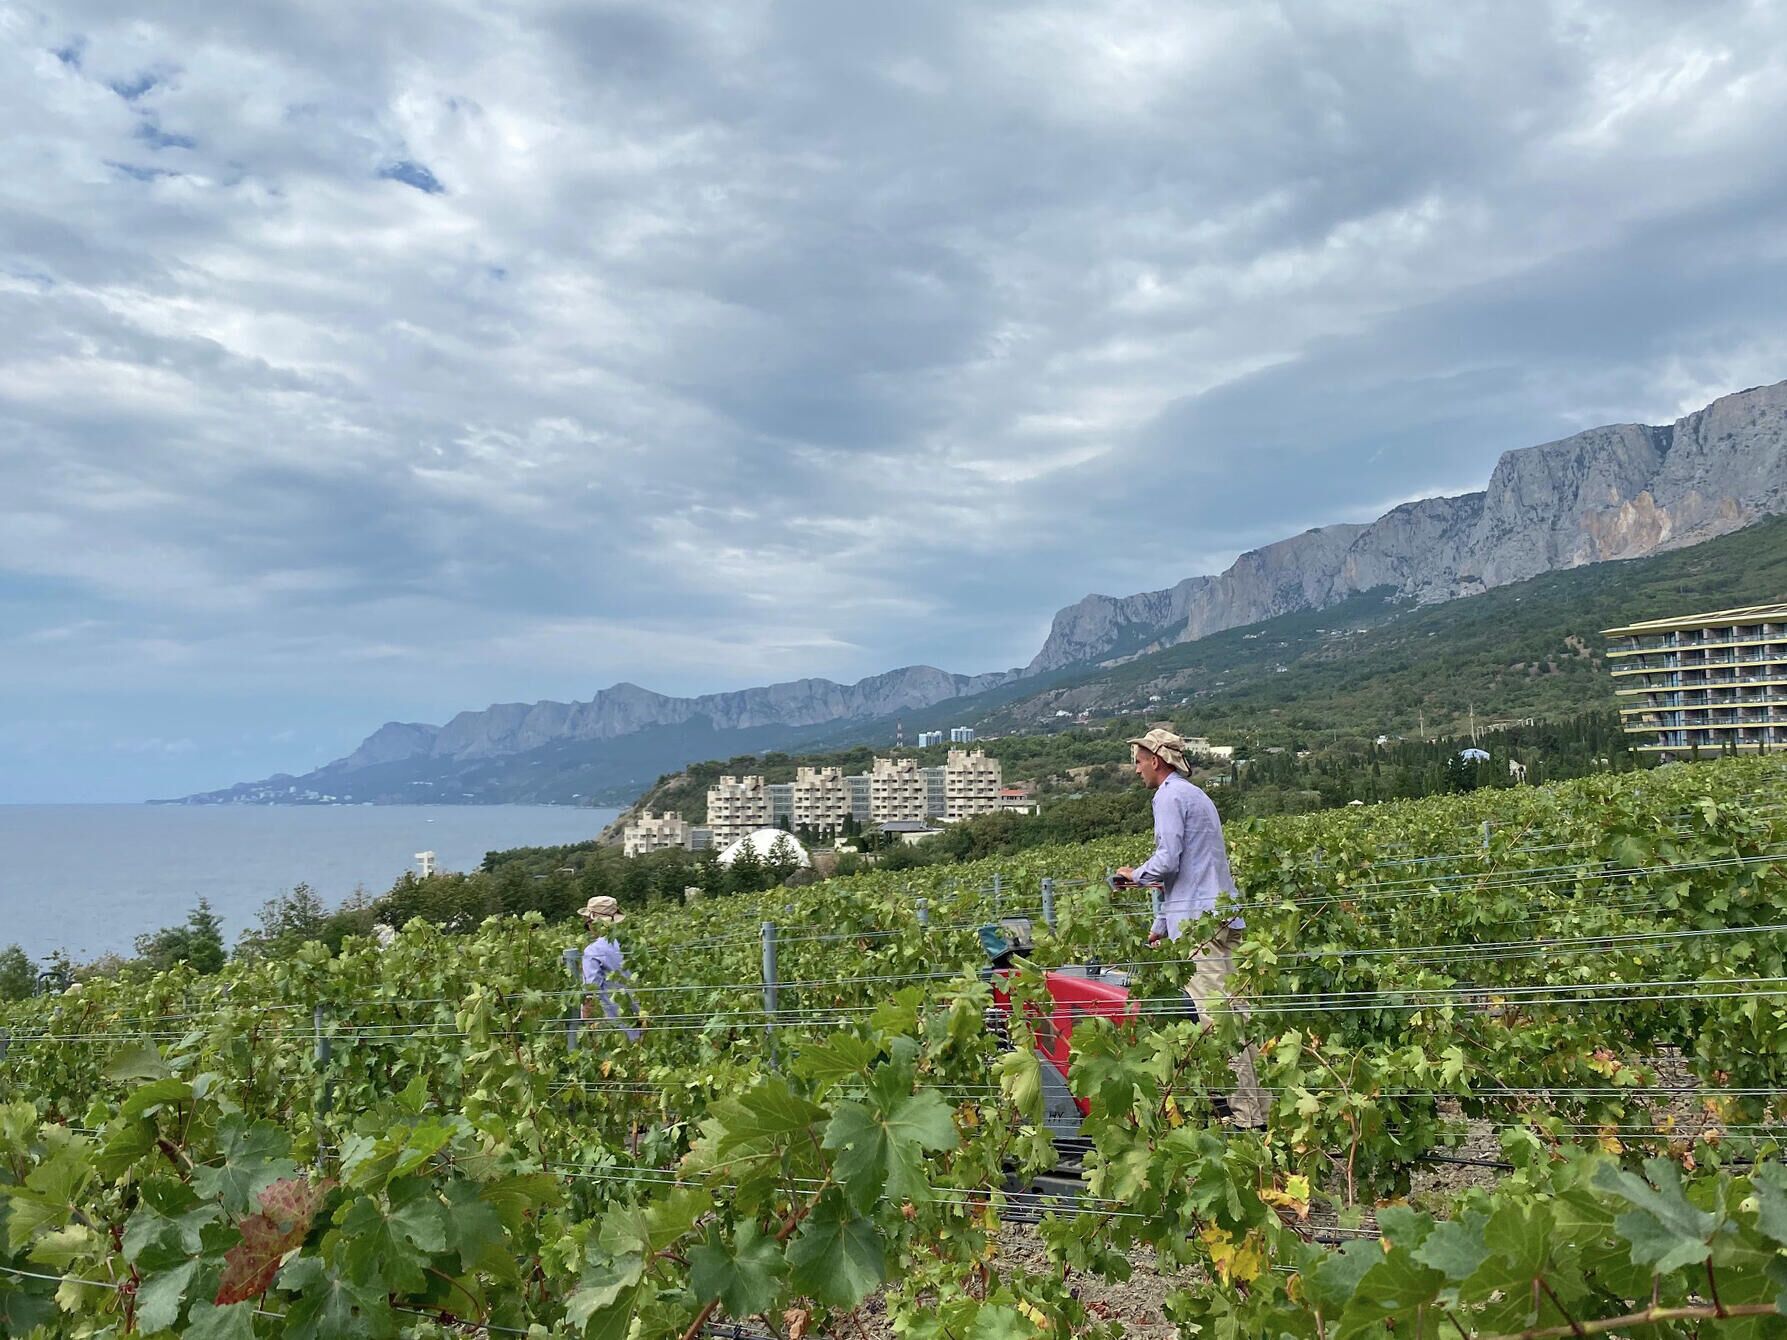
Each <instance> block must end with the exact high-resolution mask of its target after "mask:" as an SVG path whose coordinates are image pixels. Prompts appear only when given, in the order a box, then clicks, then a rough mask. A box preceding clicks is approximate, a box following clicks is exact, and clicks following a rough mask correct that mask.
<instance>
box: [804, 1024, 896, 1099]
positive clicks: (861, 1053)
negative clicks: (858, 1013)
mask: <svg viewBox="0 0 1787 1340" xmlns="http://www.w3.org/2000/svg"><path fill="white" fill-rule="evenodd" d="M880 1054H881V1049H880V1048H879V1047H877V1046H876V1045H875V1044H874V1043H872V1042H869V1041H867V1040H866V1039H864V1038H859V1037H857V1036H856V1035H855V1034H854V1033H835V1034H833V1035H832V1036H831V1037H829V1038H827V1039H826V1040H825V1041H823V1042H814V1043H809V1044H808V1045H807V1046H805V1047H803V1048H801V1051H800V1055H799V1056H797V1057H796V1058H795V1059H794V1064H793V1065H792V1066H791V1067H790V1068H791V1069H792V1070H793V1071H794V1073H795V1074H797V1075H799V1076H800V1077H801V1078H802V1079H806V1080H811V1081H812V1082H813V1085H814V1087H815V1088H816V1089H817V1090H818V1091H819V1092H821V1093H823V1092H825V1090H827V1089H829V1088H831V1087H832V1086H833V1085H834V1084H838V1083H841V1082H842V1081H844V1080H851V1079H861V1078H862V1077H863V1076H864V1075H866V1074H868V1071H869V1067H870V1066H871V1065H872V1064H873V1063H874V1060H875V1058H876V1057H877V1056H879V1055H880Z"/></svg>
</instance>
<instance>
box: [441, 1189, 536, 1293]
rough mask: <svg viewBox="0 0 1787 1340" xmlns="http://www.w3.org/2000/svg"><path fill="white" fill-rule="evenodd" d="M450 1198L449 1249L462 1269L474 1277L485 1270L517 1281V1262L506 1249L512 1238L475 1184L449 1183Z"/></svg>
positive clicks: (448, 1202)
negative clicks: (456, 1256) (473, 1273)
mask: <svg viewBox="0 0 1787 1340" xmlns="http://www.w3.org/2000/svg"><path fill="white" fill-rule="evenodd" d="M445 1192H446V1197H447V1247H448V1249H449V1250H450V1251H454V1252H457V1253H458V1254H459V1266H460V1269H461V1270H462V1271H463V1272H464V1273H466V1274H468V1275H469V1274H471V1273H472V1272H474V1271H476V1270H480V1269H482V1270H486V1271H488V1272H489V1273H491V1274H493V1275H502V1276H504V1277H505V1278H508V1279H511V1280H518V1279H519V1276H518V1275H517V1273H516V1267H515V1262H514V1260H513V1258H512V1257H511V1256H510V1255H509V1253H508V1251H507V1250H506V1248H507V1245H508V1241H509V1235H508V1232H507V1231H506V1230H505V1229H504V1227H503V1218H502V1216H501V1215H500V1214H498V1213H497V1211H496V1207H495V1206H493V1205H491V1204H490V1203H489V1202H487V1201H486V1200H484V1198H483V1197H482V1196H480V1195H479V1194H478V1192H479V1188H478V1186H477V1184H476V1183H474V1182H449V1183H447V1185H446V1187H445Z"/></svg>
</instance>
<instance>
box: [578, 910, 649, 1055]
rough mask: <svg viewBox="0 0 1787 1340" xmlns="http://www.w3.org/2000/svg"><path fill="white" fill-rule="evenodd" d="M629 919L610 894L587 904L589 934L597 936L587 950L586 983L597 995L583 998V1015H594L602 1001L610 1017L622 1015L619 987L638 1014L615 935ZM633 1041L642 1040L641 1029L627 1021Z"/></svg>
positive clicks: (585, 921) (585, 918)
mask: <svg viewBox="0 0 1787 1340" xmlns="http://www.w3.org/2000/svg"><path fill="white" fill-rule="evenodd" d="M625 920H626V916H625V915H624V914H623V913H622V912H621V910H620V904H618V903H617V902H615V901H614V899H612V898H610V897H608V896H607V895H605V894H604V895H602V896H600V897H596V898H591V899H590V900H589V901H588V902H587V903H585V904H584V905H583V924H584V925H585V926H587V927H588V928H589V933H590V934H591V935H593V936H595V939H593V940H591V941H590V942H589V944H587V945H585V946H584V949H583V984H584V985H585V986H588V987H594V988H595V990H594V992H593V995H585V996H584V998H583V1017H584V1018H585V1019H590V1018H593V1017H594V1015H595V1004H596V1002H597V1001H598V1000H599V1001H600V1002H601V1004H602V1013H603V1015H604V1016H606V1017H607V1018H609V1019H618V1018H620V1005H619V1003H618V1002H617V1001H616V1000H615V998H614V989H615V988H619V989H620V990H624V991H625V992H626V993H627V997H628V999H629V1001H630V1002H631V1007H632V1012H633V1013H635V1014H636V1013H637V1012H638V1007H639V999H638V997H637V996H635V995H634V994H633V988H632V985H631V982H630V980H629V978H628V976H627V969H626V960H625V959H624V958H623V957H622V955H621V948H620V941H619V940H618V939H616V938H614V928H615V927H616V926H618V925H620V924H621V922H623V921H625ZM621 1027H622V1031H623V1032H625V1033H626V1035H627V1040H628V1041H629V1042H637V1041H638V1040H639V1034H640V1029H638V1028H637V1027H634V1026H633V1025H631V1024H623V1025H622V1026H621Z"/></svg>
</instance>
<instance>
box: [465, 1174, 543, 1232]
mask: <svg viewBox="0 0 1787 1340" xmlns="http://www.w3.org/2000/svg"><path fill="white" fill-rule="evenodd" d="M563 1194H564V1185H563V1183H561V1182H560V1181H559V1180H558V1179H557V1178H556V1177H554V1176H553V1175H552V1174H551V1173H517V1174H515V1175H514V1176H511V1177H499V1178H497V1179H496V1180H495V1181H493V1182H485V1183H482V1184H481V1185H480V1186H479V1188H478V1198H479V1199H480V1200H482V1201H483V1202H484V1203H485V1204H487V1205H489V1206H490V1208H491V1209H493V1210H495V1211H496V1212H497V1215H498V1217H500V1218H501V1219H502V1221H503V1227H504V1228H506V1229H508V1230H509V1232H511V1233H519V1232H520V1231H521V1221H522V1219H523V1217H524V1216H526V1214H527V1213H528V1212H529V1211H530V1210H537V1209H540V1208H541V1207H542V1206H546V1205H556V1204H557V1203H558V1201H559V1198H560V1197H561V1196H562V1195H563Z"/></svg>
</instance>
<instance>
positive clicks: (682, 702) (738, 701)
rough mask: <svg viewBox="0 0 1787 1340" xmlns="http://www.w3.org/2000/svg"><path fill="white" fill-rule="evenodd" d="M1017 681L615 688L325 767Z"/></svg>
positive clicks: (768, 720)
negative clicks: (718, 689) (722, 689)
mask: <svg viewBox="0 0 1787 1340" xmlns="http://www.w3.org/2000/svg"><path fill="white" fill-rule="evenodd" d="M1017 673H1018V672H1017V671H1015V670H1008V671H1004V672H1002V673H994V674H986V675H952V674H950V673H949V672H948V671H945V670H939V669H937V668H936V667H935V666H930V665H909V666H905V667H904V668H902V669H899V670H890V671H888V672H886V673H885V674H880V675H871V676H870V677H869V678H867V679H862V680H858V681H857V682H856V683H854V684H838V683H834V682H833V681H832V680H829V679H796V680H791V681H789V682H787V683H784V684H767V685H764V686H762V687H759V688H751V689H738V690H735V691H733V692H730V693H706V694H702V695H701V696H700V697H696V698H673V697H670V696H668V695H666V694H662V693H654V692H652V691H651V690H650V689H644V688H641V687H639V685H637V684H628V683H620V684H616V685H614V686H613V687H612V688H607V689H602V690H599V691H598V692H597V693H596V695H595V696H594V697H593V698H591V699H590V700H589V701H588V702H583V703H575V702H574V703H559V702H551V701H544V702H537V703H496V704H493V705H492V706H490V707H487V708H485V709H483V710H482V711H478V712H461V713H460V714H459V715H458V716H456V717H454V718H453V719H452V720H451V721H449V722H448V723H447V724H446V725H444V726H429V725H423V724H421V723H419V722H398V721H392V722H387V723H386V724H385V725H383V726H381V727H379V729H378V730H376V731H374V732H373V733H372V734H371V735H370V736H368V737H367V738H366V740H365V741H364V742H363V743H362V744H361V745H360V747H359V748H358V749H356V750H355V751H354V752H353V753H351V754H349V755H348V756H347V757H346V758H343V759H339V760H337V761H336V762H334V763H331V764H329V767H330V768H331V769H340V770H342V771H354V770H356V769H359V768H366V767H372V766H375V765H378V764H383V763H393V762H399V761H402V760H404V759H410V758H417V757H424V756H425V757H431V758H451V759H481V758H496V757H500V756H502V755H505V754H518V753H524V752H526V751H527V750H530V749H537V748H539V747H540V746H542V745H546V744H551V743H554V742H556V741H564V740H611V739H614V738H616V737H618V736H622V735H632V734H635V733H637V732H639V731H642V730H645V729H647V728H648V727H652V726H680V725H684V724H686V723H688V722H690V721H693V720H695V719H696V718H698V717H699V718H704V719H705V720H706V722H707V723H708V724H709V725H711V726H712V727H713V728H714V729H715V730H748V729H750V728H752V727H758V726H821V725H825V724H827V723H829V722H834V721H848V720H856V719H863V720H867V719H871V718H874V717H882V716H887V715H888V714H890V713H893V712H899V711H908V710H911V709H913V708H918V707H929V706H931V705H932V704H933V703H939V702H942V701H944V700H945V699H948V698H959V697H962V696H963V695H964V694H970V693H979V692H981V691H982V690H984V689H990V688H996V687H998V686H999V685H1000V684H1003V683H1005V682H1007V681H1008V680H1010V679H1012V678H1014V677H1015V676H1016V674H1017Z"/></svg>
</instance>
